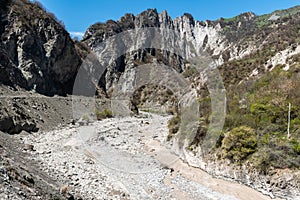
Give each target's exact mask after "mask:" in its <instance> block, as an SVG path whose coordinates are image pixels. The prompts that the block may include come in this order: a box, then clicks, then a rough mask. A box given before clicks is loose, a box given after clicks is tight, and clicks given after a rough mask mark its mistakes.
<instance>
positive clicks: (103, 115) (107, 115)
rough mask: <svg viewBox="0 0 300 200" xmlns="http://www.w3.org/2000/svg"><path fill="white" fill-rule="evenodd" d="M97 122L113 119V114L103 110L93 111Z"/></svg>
mask: <svg viewBox="0 0 300 200" xmlns="http://www.w3.org/2000/svg"><path fill="white" fill-rule="evenodd" d="M95 114H96V118H97V120H102V119H106V118H111V117H113V113H112V111H111V110H108V109H104V110H103V111H99V110H95Z"/></svg>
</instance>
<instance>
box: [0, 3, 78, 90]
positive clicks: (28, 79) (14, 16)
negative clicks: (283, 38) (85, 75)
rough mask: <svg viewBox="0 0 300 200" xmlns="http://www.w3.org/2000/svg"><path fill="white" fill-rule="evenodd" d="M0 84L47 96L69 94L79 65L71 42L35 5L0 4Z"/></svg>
mask: <svg viewBox="0 0 300 200" xmlns="http://www.w3.org/2000/svg"><path fill="white" fill-rule="evenodd" d="M0 35H1V40H0V57H1V59H0V72H1V75H0V76H1V78H0V82H1V83H2V84H5V85H10V86H19V87H21V88H25V89H27V90H31V89H35V90H36V91H37V92H39V93H43V94H46V95H53V94H65V93H68V92H70V91H71V88H72V81H73V79H74V76H75V74H76V72H77V69H78V67H79V65H80V63H81V59H80V57H79V56H78V54H77V52H76V50H75V47H74V43H73V41H72V40H71V38H70V36H69V34H68V33H67V32H66V30H65V29H64V27H63V26H62V25H61V24H60V23H59V22H57V20H56V19H55V17H54V16H53V15H51V14H48V13H46V12H45V11H44V10H43V8H42V6H41V5H39V4H38V3H35V4H32V3H29V2H27V1H26V0H14V1H12V0H3V1H1V20H0Z"/></svg>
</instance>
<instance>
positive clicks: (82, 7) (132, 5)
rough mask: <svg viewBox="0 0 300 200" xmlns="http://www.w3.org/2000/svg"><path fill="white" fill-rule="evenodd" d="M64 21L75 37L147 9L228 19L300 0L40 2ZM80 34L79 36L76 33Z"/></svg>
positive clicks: (170, 13)
mask: <svg viewBox="0 0 300 200" xmlns="http://www.w3.org/2000/svg"><path fill="white" fill-rule="evenodd" d="M38 1H39V2H41V3H42V4H43V5H44V7H45V8H46V9H47V10H48V11H49V12H52V13H54V14H55V15H56V17H57V18H58V19H60V20H62V21H63V22H64V24H65V26H66V29H67V30H68V31H69V32H70V33H71V35H73V36H74V35H78V36H79V35H80V34H82V33H84V32H85V30H86V29H87V28H88V27H89V26H90V25H92V24H93V23H95V22H105V21H107V20H108V19H113V20H117V19H119V18H120V17H121V16H123V15H124V14H125V13H133V14H135V15H136V14H138V13H140V12H142V11H144V10H146V9H147V8H157V10H158V12H161V11H162V10H167V12H168V13H169V15H170V16H171V17H172V18H175V17H178V16H181V15H182V14H183V13H185V12H187V13H190V14H192V15H193V16H194V18H195V19H197V20H207V19H210V20H214V19H218V18H220V17H224V18H228V17H233V16H236V15H238V14H240V13H243V12H247V11H252V12H254V13H256V14H259V15H260V14H265V13H270V12H272V11H274V10H278V9H285V8H289V7H293V6H296V5H300V0H38ZM76 33H77V34H76Z"/></svg>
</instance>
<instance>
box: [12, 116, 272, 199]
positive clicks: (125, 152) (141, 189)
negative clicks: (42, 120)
mask: <svg viewBox="0 0 300 200" xmlns="http://www.w3.org/2000/svg"><path fill="white" fill-rule="evenodd" d="M169 119H170V116H160V115H156V114H149V113H143V116H142V117H124V118H112V119H105V120H102V121H99V122H94V123H92V124H89V125H88V126H78V125H74V126H70V127H68V128H64V129H62V130H55V131H51V132H44V133H38V134H32V135H26V136H22V135H21V136H16V137H23V140H24V143H28V144H33V145H34V149H35V151H33V152H32V157H33V159H34V160H35V161H37V162H39V163H40V166H41V168H42V170H44V171H47V172H48V173H49V174H50V175H51V176H52V177H53V178H54V179H57V180H64V181H63V182H65V183H67V186H66V187H67V188H68V190H70V191H71V192H72V193H75V194H79V195H81V196H83V197H85V199H182V200H186V199H195V200H201V199H243V200H244V199H245V200H246V199H247V200H251V199H253V200H254V199H255V200H259V199H262V200H263V199H270V198H269V197H267V196H264V195H263V194H261V193H259V192H257V191H255V190H253V189H251V188H249V187H246V186H244V185H240V184H238V183H233V182H229V181H225V180H221V179H217V178H213V177H212V176H210V175H209V174H207V173H206V172H204V171H202V170H200V169H197V168H193V167H190V166H188V165H187V164H186V163H184V162H183V161H182V160H180V159H179V158H178V157H177V156H176V155H175V154H173V153H172V152H171V150H169V149H168V148H166V147H165V145H164V143H165V138H166V135H167V133H168V129H167V122H168V120H169Z"/></svg>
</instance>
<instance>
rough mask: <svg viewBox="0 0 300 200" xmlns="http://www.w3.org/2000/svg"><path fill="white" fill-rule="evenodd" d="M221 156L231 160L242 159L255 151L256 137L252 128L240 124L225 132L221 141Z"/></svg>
mask: <svg viewBox="0 0 300 200" xmlns="http://www.w3.org/2000/svg"><path fill="white" fill-rule="evenodd" d="M221 147H222V149H223V150H224V151H223V153H224V154H223V156H224V157H226V158H228V159H230V160H232V161H237V162H240V161H243V160H244V159H245V158H246V157H248V156H249V155H250V154H252V153H254V152H255V151H256V147H257V139H256V134H255V131H254V129H252V128H250V127H247V126H240V127H237V128H234V129H232V130H231V131H229V132H227V133H226V134H225V136H224V139H223V141H222V146H221Z"/></svg>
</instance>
